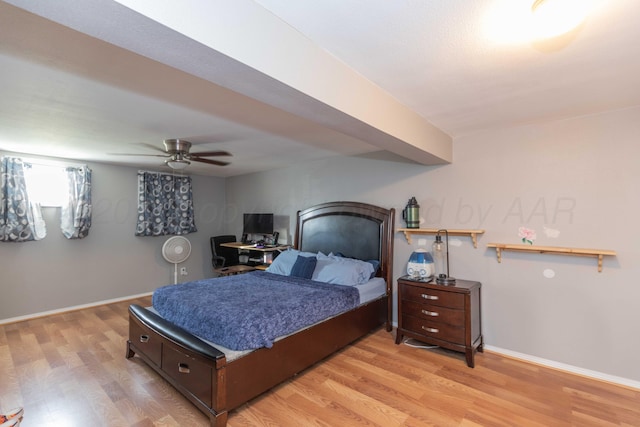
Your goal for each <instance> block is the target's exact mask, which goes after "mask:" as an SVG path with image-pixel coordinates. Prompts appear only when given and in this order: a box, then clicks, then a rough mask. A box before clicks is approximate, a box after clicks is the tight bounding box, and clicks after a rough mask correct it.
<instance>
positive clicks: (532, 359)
mask: <svg viewBox="0 0 640 427" xmlns="http://www.w3.org/2000/svg"><path fill="white" fill-rule="evenodd" d="M483 348H484V350H485V351H488V352H490V353H495V354H499V355H501V356H504V357H508V358H510V359H517V360H521V361H523V362H528V363H532V364H534V365H540V366H544V367H545V368H550V369H556V370H558V371H563V372H568V373H571V374H574V375H580V376H582V377H587V378H591V379H594V380H598V381H603V382H606V383H611V384H615V385H619V386H623V387H627V388H630V389H633V390H635V391H637V390H640V381H634V380H630V379H628V378H622V377H618V376H615V375H609V374H605V373H602V372H598V371H592V370H589V369H584V368H579V367H577V366H573V365H568V364H566V363H560V362H556V361H553V360H549V359H543V358H541V357H536V356H531V355H529V354H524V353H518V352H516V351H511V350H506V349H504V348H500V347H494V346H491V345H484V346H483Z"/></svg>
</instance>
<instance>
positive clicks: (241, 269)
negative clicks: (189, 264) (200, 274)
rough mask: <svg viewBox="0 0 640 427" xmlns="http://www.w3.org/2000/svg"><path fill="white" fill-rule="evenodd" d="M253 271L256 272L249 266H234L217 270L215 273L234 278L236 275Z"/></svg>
mask: <svg viewBox="0 0 640 427" xmlns="http://www.w3.org/2000/svg"><path fill="white" fill-rule="evenodd" d="M253 270H255V268H253V267H250V266H248V265H232V266H231V267H222V268H216V269H214V270H213V271H214V272H215V273H217V274H218V275H219V276H232V275H234V274H242V273H247V272H249V271H253Z"/></svg>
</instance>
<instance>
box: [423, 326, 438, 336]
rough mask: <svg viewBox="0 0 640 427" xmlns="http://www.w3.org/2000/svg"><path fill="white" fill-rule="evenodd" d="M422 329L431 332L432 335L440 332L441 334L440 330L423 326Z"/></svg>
mask: <svg viewBox="0 0 640 427" xmlns="http://www.w3.org/2000/svg"><path fill="white" fill-rule="evenodd" d="M422 329H424V330H425V331H427V332H431V333H432V334H437V333H438V332H440V329H436V328H429V327H427V326H423V327H422Z"/></svg>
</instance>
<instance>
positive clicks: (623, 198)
mask: <svg viewBox="0 0 640 427" xmlns="http://www.w3.org/2000/svg"><path fill="white" fill-rule="evenodd" d="M638 135H640V108H635V109H628V110H624V111H618V112H611V113H607V114H602V115H596V116H589V117H582V118H577V119H571V120H566V121H561V122H554V123H548V124H544V125H531V126H526V127H518V128H511V129H505V130H502V131H494V132H486V133H483V134H476V135H472V136H466V137H462V138H458V139H457V140H456V141H455V142H454V162H453V164H451V165H448V166H439V167H427V166H419V165H415V164H410V163H407V162H406V161H403V160H400V159H397V158H393V157H389V156H387V158H383V157H384V156H380V158H377V159H376V158H375V156H368V157H351V158H347V157H345V158H335V159H329V160H322V161H315V162H310V163H305V164H303V165H295V166H291V167H289V168H287V169H281V170H276V171H270V172H265V173H259V174H254V175H248V176H242V177H235V178H230V179H228V180H227V206H228V207H229V209H230V212H231V211H234V212H239V213H241V212H243V211H251V210H252V209H256V210H260V211H273V212H275V213H276V214H277V215H279V216H280V218H281V219H282V220H281V222H282V224H286V229H287V231H288V232H289V233H293V228H294V224H295V212H296V210H298V209H302V208H306V207H308V206H311V205H314V204H316V203H320V202H325V201H331V200H355V201H361V202H367V203H373V204H376V205H380V206H383V207H386V208H391V207H395V208H396V209H397V210H398V213H397V219H396V226H397V227H402V226H404V223H403V222H402V220H401V218H402V217H401V212H400V211H401V210H402V208H403V207H404V206H405V205H406V203H407V201H408V199H409V198H410V197H411V196H416V197H417V199H418V202H419V203H420V206H421V211H420V212H421V216H422V218H423V226H424V227H444V228H482V229H485V230H486V232H485V234H484V235H482V236H481V237H480V239H479V244H478V248H477V249H474V248H473V246H472V244H471V241H470V239H468V238H464V237H461V238H454V239H452V242H451V248H450V256H451V269H452V271H451V274H452V276H454V277H458V278H463V279H471V280H479V281H481V282H482V283H483V288H482V310H483V312H482V322H483V333H484V337H485V342H486V343H487V344H488V345H489V346H492V347H496V348H499V349H504V350H508V351H512V352H516V353H522V354H525V355H529V356H533V357H537V358H541V359H545V360H551V361H555V362H558V363H559V364H567V365H570V366H574V367H578V368H583V369H586V370H590V371H596V372H600V373H604V374H606V375H610V376H616V377H621V378H625V379H629V380H632V381H640V365H639V364H638V363H637V361H636V360H635V359H636V355H637V354H639V353H640V340H639V339H638V338H637V325H639V324H640V310H638V304H639V301H640V286H639V285H638V280H637V277H638V275H639V273H640V271H639V270H640V268H639V267H638V263H637V261H636V260H637V259H639V258H640V249H639V244H638V237H640V236H639V235H638V232H637V231H636V230H635V222H634V220H635V218H636V217H637V212H638V211H639V210H640V197H639V192H638V190H637V187H636V185H637V183H638V182H640V168H639V167H638V166H640V165H639V164H638V159H639V158H640V145H639V144H638V142H637V137H638ZM229 221H230V223H229V226H230V227H231V228H236V229H239V228H241V222H240V220H239V219H236V220H234V219H233V218H232V217H231V216H230V217H229ZM520 226H526V227H529V228H532V229H534V230H536V232H537V240H536V242H535V243H536V244H539V245H548V246H569V247H578V248H596V249H612V250H615V251H617V253H618V256H617V257H615V258H609V257H607V258H605V260H604V269H603V271H602V272H601V273H598V271H597V263H596V260H595V259H591V258H578V257H570V256H560V255H556V256H554V255H541V254H528V253H527V254H525V253H504V255H503V261H502V263H501V264H498V262H497V260H496V256H495V251H493V250H492V249H488V248H486V244H487V243H490V242H501V243H521V242H520V241H519V238H518V228H519V227H520ZM556 234H557V237H553V236H555V235H556ZM432 241H433V238H432V237H428V238H427V244H428V245H430V244H431V243H432ZM289 242H292V238H291V237H290V238H289ZM417 247H418V246H417V239H414V244H413V245H408V244H407V242H406V240H405V239H404V237H403V236H402V235H401V234H400V233H396V239H395V262H394V276H395V277H398V276H400V275H402V274H403V271H404V270H405V268H406V261H407V259H408V257H409V255H410V253H411V252H412V250H413V249H415V248H417ZM545 270H549V272H552V273H553V274H555V276H554V277H553V278H547V277H546V276H545V275H544V273H545ZM547 273H548V272H547ZM395 318H396V316H395V313H394V319H395Z"/></svg>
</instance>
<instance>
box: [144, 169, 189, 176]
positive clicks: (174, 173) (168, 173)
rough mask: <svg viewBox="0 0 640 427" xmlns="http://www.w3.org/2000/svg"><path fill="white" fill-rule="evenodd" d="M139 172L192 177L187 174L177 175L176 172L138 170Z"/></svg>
mask: <svg viewBox="0 0 640 427" xmlns="http://www.w3.org/2000/svg"><path fill="white" fill-rule="evenodd" d="M138 172H146V173H159V174H161V175H171V176H190V175H187V174H185V173H184V172H180V173H176V172H159V171H150V170H144V169H138Z"/></svg>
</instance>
